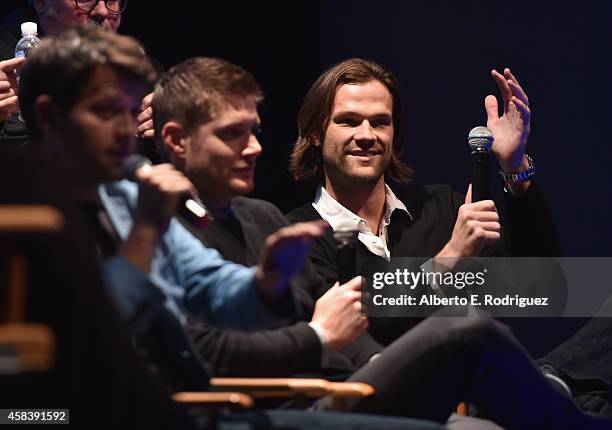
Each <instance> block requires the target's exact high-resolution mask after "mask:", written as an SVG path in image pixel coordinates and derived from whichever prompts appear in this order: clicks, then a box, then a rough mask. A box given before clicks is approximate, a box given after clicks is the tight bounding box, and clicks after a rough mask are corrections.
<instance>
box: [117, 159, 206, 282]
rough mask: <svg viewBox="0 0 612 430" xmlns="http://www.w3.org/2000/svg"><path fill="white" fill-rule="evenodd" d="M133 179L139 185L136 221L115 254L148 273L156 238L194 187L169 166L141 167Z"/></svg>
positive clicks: (158, 237)
mask: <svg viewBox="0 0 612 430" xmlns="http://www.w3.org/2000/svg"><path fill="white" fill-rule="evenodd" d="M136 179H137V180H138V183H139V185H140V187H139V192H138V208H137V209H136V218H135V220H134V225H133V226H132V231H131V232H130V235H129V236H128V238H127V239H126V240H125V241H124V242H123V243H122V244H121V248H120V249H119V254H120V255H121V256H123V257H124V258H126V259H127V260H128V261H130V262H131V263H132V264H134V265H135V266H136V267H138V268H139V269H140V270H142V271H143V272H144V273H148V272H149V270H150V268H151V262H152V261H153V257H154V256H155V249H156V247H157V244H158V242H159V239H160V237H161V236H162V234H164V232H165V231H166V229H167V228H168V224H169V223H170V219H171V218H172V217H173V216H174V215H175V213H176V211H177V208H178V206H179V200H180V199H181V198H182V197H183V196H184V195H185V194H190V193H193V192H194V186H193V185H192V183H191V182H190V181H189V179H187V177H186V176H185V175H183V173H181V172H180V171H178V170H176V169H175V168H174V166H172V165H171V164H159V165H156V166H145V167H142V168H140V169H138V171H137V172H136Z"/></svg>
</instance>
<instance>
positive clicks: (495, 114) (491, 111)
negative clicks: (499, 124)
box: [484, 95, 499, 122]
mask: <svg viewBox="0 0 612 430" xmlns="http://www.w3.org/2000/svg"><path fill="white" fill-rule="evenodd" d="M484 105H485V111H486V112H487V122H490V121H494V120H496V119H499V106H498V104H497V97H495V96H493V95H488V96H486V97H485V100H484Z"/></svg>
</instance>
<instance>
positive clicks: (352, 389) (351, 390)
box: [329, 382, 375, 397]
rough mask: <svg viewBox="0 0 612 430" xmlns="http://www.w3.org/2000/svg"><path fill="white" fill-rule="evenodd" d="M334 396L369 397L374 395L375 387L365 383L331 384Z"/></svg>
mask: <svg viewBox="0 0 612 430" xmlns="http://www.w3.org/2000/svg"><path fill="white" fill-rule="evenodd" d="M329 384H330V389H331V391H332V393H331V394H332V396H336V397H368V396H371V395H373V394H374V392H375V390H374V387H372V386H371V385H368V384H366V383H363V382H330V383H329Z"/></svg>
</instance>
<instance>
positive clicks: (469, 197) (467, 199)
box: [464, 183, 472, 204]
mask: <svg viewBox="0 0 612 430" xmlns="http://www.w3.org/2000/svg"><path fill="white" fill-rule="evenodd" d="M464 203H466V204H468V203H472V184H471V183H470V184H469V185H468V189H467V192H466V193H465V201H464Z"/></svg>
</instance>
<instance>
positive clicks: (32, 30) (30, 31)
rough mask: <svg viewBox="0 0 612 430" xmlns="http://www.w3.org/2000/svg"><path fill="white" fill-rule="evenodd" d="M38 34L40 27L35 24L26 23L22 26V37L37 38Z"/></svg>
mask: <svg viewBox="0 0 612 430" xmlns="http://www.w3.org/2000/svg"><path fill="white" fill-rule="evenodd" d="M37 34H38V26H37V25H36V23H35V22H24V23H23V24H21V35H22V36H23V37H25V36H36V35H37Z"/></svg>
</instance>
